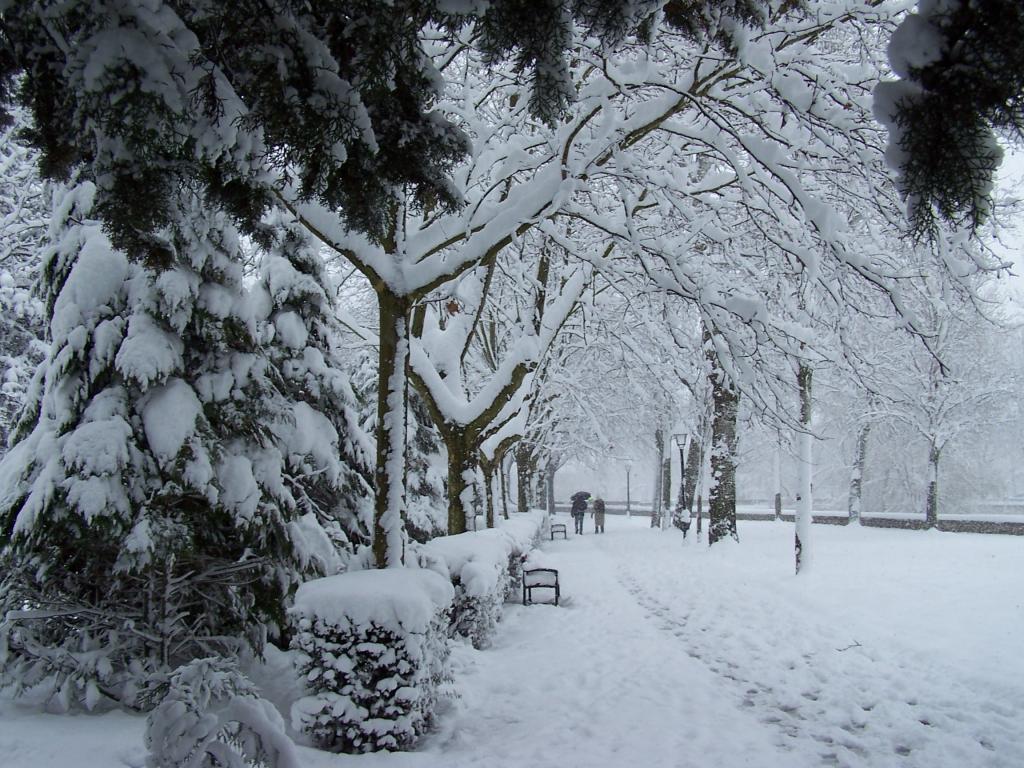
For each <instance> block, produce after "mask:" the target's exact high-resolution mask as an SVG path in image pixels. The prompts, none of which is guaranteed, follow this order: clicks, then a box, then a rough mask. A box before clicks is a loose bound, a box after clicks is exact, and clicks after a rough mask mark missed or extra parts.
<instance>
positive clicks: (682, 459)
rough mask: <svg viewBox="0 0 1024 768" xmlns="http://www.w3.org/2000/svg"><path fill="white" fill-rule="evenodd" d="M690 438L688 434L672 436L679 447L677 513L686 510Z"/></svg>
mask: <svg viewBox="0 0 1024 768" xmlns="http://www.w3.org/2000/svg"><path fill="white" fill-rule="evenodd" d="M689 437H690V436H689V435H687V434H677V435H672V439H673V440H675V441H676V445H678V446H679V500H678V501H677V502H676V512H682V511H683V510H684V509H685V508H686V441H687V439H688V438H689Z"/></svg>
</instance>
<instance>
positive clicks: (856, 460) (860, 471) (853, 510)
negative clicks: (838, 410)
mask: <svg viewBox="0 0 1024 768" xmlns="http://www.w3.org/2000/svg"><path fill="white" fill-rule="evenodd" d="M870 432H871V425H870V424H862V425H861V427H860V430H859V431H858V432H857V453H856V455H855V456H854V457H853V471H852V472H851V473H850V497H849V500H848V501H847V505H846V511H847V513H848V514H849V516H850V522H851V523H859V522H860V515H861V505H862V503H863V499H864V466H865V465H866V464H867V456H868V434H869V433H870Z"/></svg>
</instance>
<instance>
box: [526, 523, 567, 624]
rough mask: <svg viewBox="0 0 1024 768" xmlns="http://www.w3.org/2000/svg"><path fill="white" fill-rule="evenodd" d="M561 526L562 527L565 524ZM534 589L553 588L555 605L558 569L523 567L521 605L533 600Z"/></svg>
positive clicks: (556, 600)
mask: <svg viewBox="0 0 1024 768" xmlns="http://www.w3.org/2000/svg"><path fill="white" fill-rule="evenodd" d="M562 527H563V528H564V527H565V526H562ZM535 589H553V590H554V591H555V605H558V597H559V594H560V589H559V586H558V571H556V570H555V569H554V568H530V569H523V605H526V604H527V603H532V602H533V590H535Z"/></svg>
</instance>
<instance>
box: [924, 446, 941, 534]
mask: <svg viewBox="0 0 1024 768" xmlns="http://www.w3.org/2000/svg"><path fill="white" fill-rule="evenodd" d="M941 454H942V447H941V446H940V445H939V444H938V441H937V439H936V438H935V437H934V436H932V438H931V439H930V440H929V444H928V495H927V498H926V500H925V508H924V523H925V525H926V526H928V527H929V528H934V527H935V526H937V525H938V524H939V457H940V455H941Z"/></svg>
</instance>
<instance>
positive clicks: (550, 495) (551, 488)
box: [544, 460, 558, 515]
mask: <svg viewBox="0 0 1024 768" xmlns="http://www.w3.org/2000/svg"><path fill="white" fill-rule="evenodd" d="M556 471H558V470H557V467H555V462H554V461H552V460H549V461H548V465H547V468H546V470H545V472H544V481H545V483H544V492H545V493H544V495H545V497H546V499H547V509H548V514H549V515H553V514H555V472H556Z"/></svg>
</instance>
